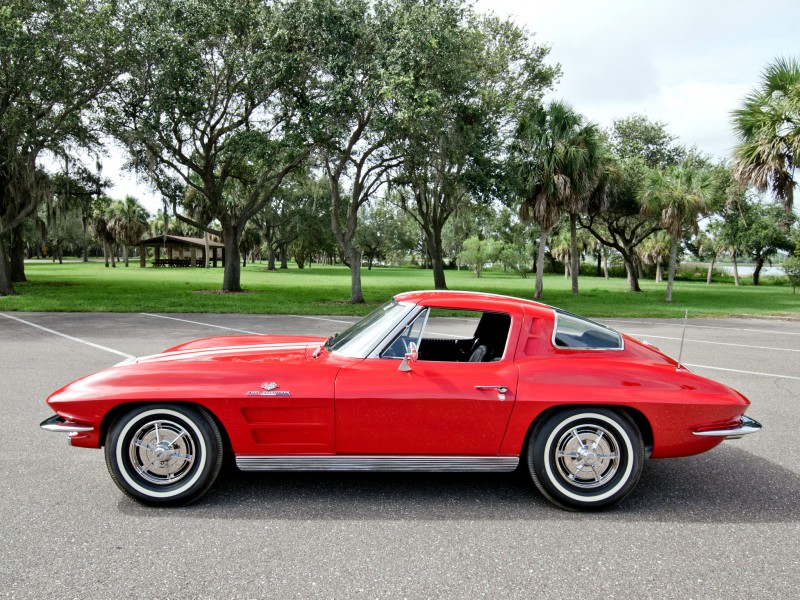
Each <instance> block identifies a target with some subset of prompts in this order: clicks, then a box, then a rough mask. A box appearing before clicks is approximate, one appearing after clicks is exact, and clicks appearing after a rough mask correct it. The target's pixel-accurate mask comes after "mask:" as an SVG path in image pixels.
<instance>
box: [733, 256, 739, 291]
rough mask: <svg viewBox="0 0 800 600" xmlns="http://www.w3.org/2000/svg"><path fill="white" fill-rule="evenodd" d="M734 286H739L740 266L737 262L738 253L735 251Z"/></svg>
mask: <svg viewBox="0 0 800 600" xmlns="http://www.w3.org/2000/svg"><path fill="white" fill-rule="evenodd" d="M733 285H735V286H737V287H738V286H739V264H738V263H737V262H736V251H735V250H734V251H733Z"/></svg>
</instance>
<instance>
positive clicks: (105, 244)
mask: <svg viewBox="0 0 800 600" xmlns="http://www.w3.org/2000/svg"><path fill="white" fill-rule="evenodd" d="M108 246H109V244H108V242H106V241H105V240H103V261H104V262H105V266H106V269H107V268H108V257H109V255H110V254H111V249H110V248H109V247H108Z"/></svg>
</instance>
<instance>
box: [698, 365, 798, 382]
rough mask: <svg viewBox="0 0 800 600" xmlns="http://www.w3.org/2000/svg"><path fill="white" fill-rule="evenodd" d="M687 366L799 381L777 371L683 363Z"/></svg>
mask: <svg viewBox="0 0 800 600" xmlns="http://www.w3.org/2000/svg"><path fill="white" fill-rule="evenodd" d="M683 364H684V365H685V366H687V367H692V368H693V369H711V370H712V371H728V372H729V373H742V374H744V375H758V376H761V377H777V378H778V379H794V380H796V381H800V377H795V376H794V375H778V374H777V373H761V372H760V371H743V370H741V369H726V368H725V367H709V366H708V365H693V364H691V363H683Z"/></svg>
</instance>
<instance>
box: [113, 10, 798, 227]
mask: <svg viewBox="0 0 800 600" xmlns="http://www.w3.org/2000/svg"><path fill="white" fill-rule="evenodd" d="M475 6H476V9H477V10H479V11H481V12H494V13H495V14H496V15H498V16H500V17H509V18H511V19H512V20H513V21H515V22H516V23H517V24H518V25H521V26H524V27H526V28H527V29H528V30H529V31H530V32H532V33H534V34H535V35H534V40H535V41H536V42H537V43H539V44H547V45H549V46H550V47H551V51H550V61H551V62H557V63H559V64H560V65H561V69H562V76H561V79H560V81H559V82H558V84H557V86H556V88H555V90H554V91H553V92H552V93H550V94H549V95H548V97H547V100H550V99H556V98H557V99H561V100H565V101H567V102H568V103H570V104H571V105H572V106H573V107H574V108H575V109H576V110H577V111H578V112H580V113H582V114H583V115H584V116H585V117H586V118H587V119H588V120H589V121H593V122H595V123H597V124H598V125H600V126H602V127H609V126H610V125H611V123H612V121H613V119H615V118H620V117H625V116H629V115H632V114H643V115H646V116H647V117H649V118H650V119H652V120H655V121H662V122H664V123H666V124H667V128H668V130H669V131H670V132H671V133H672V134H673V135H675V136H677V138H678V141H679V142H680V143H682V144H684V145H686V146H689V147H692V146H696V147H697V148H698V149H699V150H700V151H702V152H704V153H706V154H710V155H712V156H715V157H718V158H726V157H728V156H729V155H730V152H731V149H732V147H733V145H734V143H735V140H734V137H733V135H732V133H731V126H730V113H731V111H732V110H733V109H735V108H736V107H737V106H738V104H739V103H740V101H741V99H742V98H743V97H744V96H745V95H746V94H747V93H748V92H749V91H751V90H752V89H753V88H754V87H756V86H757V85H758V82H759V78H760V75H761V72H762V71H763V69H764V67H765V66H766V65H767V64H768V63H769V62H770V61H772V60H773V59H774V58H775V57H777V56H793V57H799V58H800V37H798V35H797V32H798V25H800V0H758V1H755V0H751V1H742V0H729V1H718V0H693V1H691V0H670V1H666V0H605V1H602V0H570V1H568V2H567V1H560V0H550V1H549V2H545V1H540V0H476V2H475ZM122 156H123V152H122V151H121V150H115V151H112V152H111V154H110V156H109V157H106V158H104V159H103V164H104V166H103V173H104V175H106V176H107V177H109V178H111V179H112V180H113V181H114V182H115V185H114V187H113V188H112V189H111V190H110V195H111V196H112V197H119V198H121V197H124V196H125V195H126V194H132V195H134V196H136V197H138V198H139V199H140V200H142V201H143V203H144V204H145V206H146V207H147V208H148V210H150V211H151V212H153V213H154V212H155V211H156V209H157V208H158V207H159V206H160V202H159V200H158V199H157V197H156V195H155V194H153V192H152V191H151V190H150V189H149V187H148V185H147V183H146V181H145V180H144V179H143V178H142V177H141V176H140V177H138V178H137V177H136V176H134V175H132V174H128V173H124V172H123V171H122V170H121V165H122V162H123V160H122Z"/></svg>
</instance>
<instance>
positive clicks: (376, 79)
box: [300, 0, 402, 304]
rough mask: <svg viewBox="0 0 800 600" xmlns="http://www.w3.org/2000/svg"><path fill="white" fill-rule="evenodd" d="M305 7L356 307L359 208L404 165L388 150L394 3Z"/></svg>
mask: <svg viewBox="0 0 800 600" xmlns="http://www.w3.org/2000/svg"><path fill="white" fill-rule="evenodd" d="M302 9H303V11H304V12H303V15H304V16H303V17H302V18H301V19H300V20H301V21H302V22H304V23H307V27H308V35H307V37H308V39H309V40H310V41H311V46H310V51H311V52H312V53H313V55H314V61H315V63H314V64H315V68H316V70H317V79H318V81H319V84H320V92H319V97H320V98H321V100H320V101H319V103H320V107H321V108H320V111H321V113H323V114H324V115H325V119H324V121H321V122H320V126H319V127H318V128H316V129H315V130H314V139H315V141H316V143H317V146H318V158H319V161H320V163H321V165H322V167H323V169H324V172H325V175H326V176H327V178H328V184H329V187H330V199H331V202H330V222H331V230H332V232H333V236H334V238H335V240H336V243H337V245H338V246H339V249H340V250H341V252H342V254H343V256H344V257H345V261H346V262H347V265H348V267H349V268H350V302H351V303H352V304H359V303H363V302H364V296H363V294H362V290H361V261H362V249H361V247H360V246H359V244H358V240H357V229H358V220H359V210H360V209H361V207H362V206H364V205H365V204H366V203H367V202H369V201H370V199H372V198H373V197H375V195H376V194H377V192H378V190H379V189H380V188H381V187H382V186H383V185H384V184H385V183H386V179H387V177H388V174H389V173H390V172H391V171H392V170H393V169H395V168H396V167H397V166H398V165H399V164H400V163H401V162H402V159H401V157H400V156H399V155H397V154H396V153H395V152H394V151H393V150H392V148H391V143H392V141H393V139H394V135H395V130H394V116H395V105H396V103H395V100H394V98H393V97H392V95H391V94H390V93H388V91H387V90H388V89H389V85H388V83H387V77H388V73H390V72H391V71H392V66H391V64H392V62H391V50H392V47H393V35H394V34H393V32H392V30H391V26H390V19H391V14H392V11H393V10H394V9H395V5H394V4H393V3H377V4H375V5H374V6H371V5H370V2H368V1H367V0H336V1H332V2H314V1H308V2H304V3H303V4H302Z"/></svg>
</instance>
